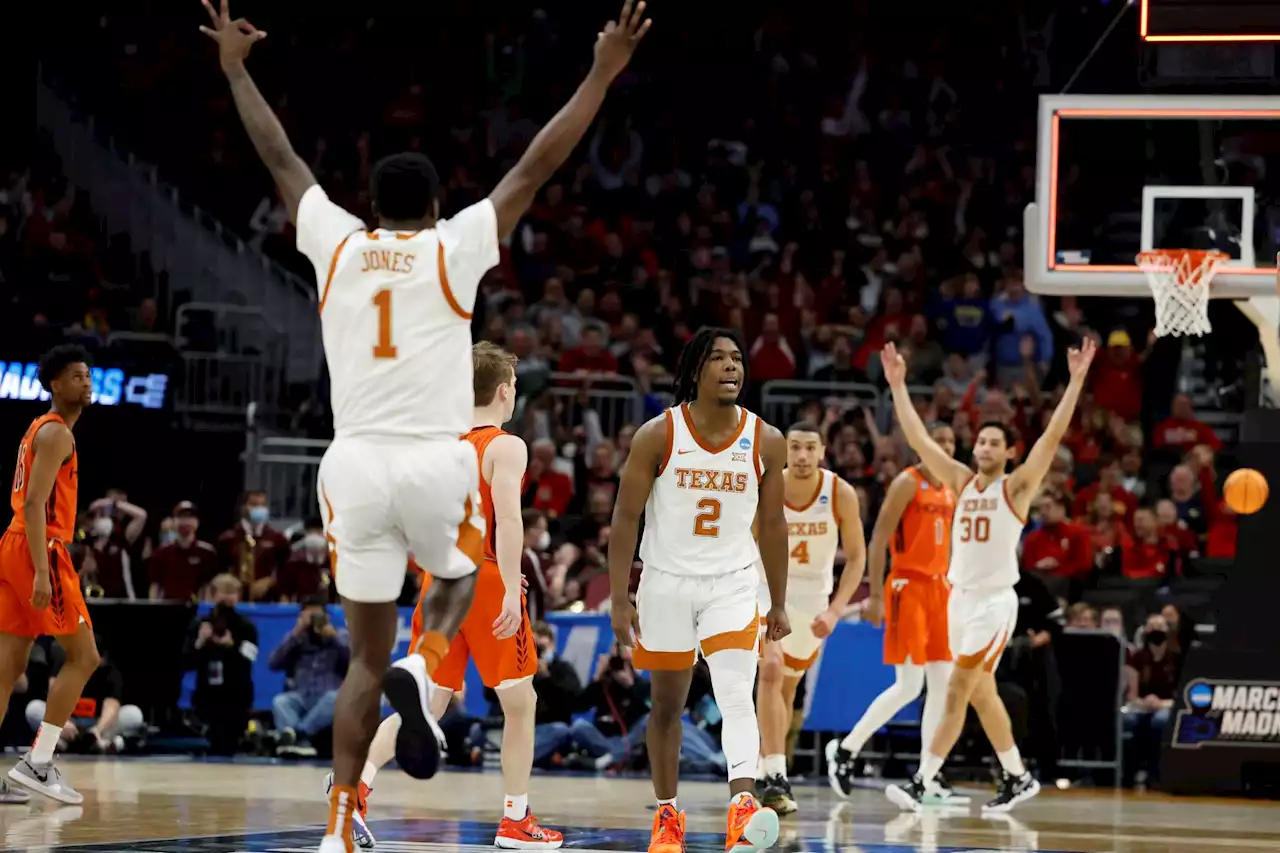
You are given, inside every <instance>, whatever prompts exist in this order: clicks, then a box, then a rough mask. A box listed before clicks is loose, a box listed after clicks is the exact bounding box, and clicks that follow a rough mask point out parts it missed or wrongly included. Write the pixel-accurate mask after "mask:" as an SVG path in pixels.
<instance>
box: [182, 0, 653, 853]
mask: <svg viewBox="0 0 1280 853" xmlns="http://www.w3.org/2000/svg"><path fill="white" fill-rule="evenodd" d="M204 5H205V7H206V9H207V10H208V12H209V17H210V23H209V25H207V26H203V27H201V30H202V31H203V32H204V33H205V34H206V35H208V36H209V37H210V38H211V39H213V40H214V41H215V42H217V44H218V59H219V63H220V65H221V67H222V71H223V73H224V74H225V76H226V78H227V81H228V82H229V84H230V87H231V94H232V98H233V99H234V101H235V105H236V109H237V111H238V112H239V114H240V118H241V121H242V122H243V123H244V127H245V131H246V132H247V133H248V135H249V139H250V141H251V142H252V143H253V146H254V148H255V149H256V150H257V152H258V155H259V157H261V159H262V161H263V163H264V164H265V165H266V167H267V169H268V170H269V171H270V173H271V176H272V178H273V179H274V180H275V184H276V188H277V190H278V191H279V194H280V198H281V200H282V201H283V202H284V205H285V208H286V209H287V210H288V211H289V217H290V219H291V220H292V221H293V222H294V224H295V225H296V227H297V234H298V238H297V239H298V249H299V251H301V252H302V253H303V254H304V255H306V257H307V259H308V260H310V261H311V263H312V265H313V266H314V268H315V271H316V278H317V281H318V282H319V289H320V299H319V307H320V316H321V330H322V335H323V339H324V348H325V355H326V357H327V360H328V365H329V373H330V379H331V388H332V391H331V405H332V408H333V419H334V433H335V436H334V440H333V443H332V444H331V445H330V446H329V449H328V450H327V451H326V453H325V456H324V459H323V460H322V462H321V465H320V474H319V482H318V492H319V494H320V504H321V515H322V517H323V518H324V519H325V535H326V537H327V538H328V539H329V543H330V549H331V554H332V560H333V562H334V573H335V579H336V582H337V589H338V592H339V594H340V595H341V596H342V601H343V608H344V610H345V611H346V615H347V627H348V631H349V632H350V636H351V664H350V667H349V669H348V670H347V675H346V678H345V679H344V680H343V684H342V688H341V690H340V691H339V694H338V699H337V701H336V703H335V706H334V765H333V771H334V782H335V784H334V786H333V791H332V793H331V795H330V817H329V822H328V825H327V827H326V830H325V836H324V839H323V840H322V841H321V845H320V849H321V851H322V853H341V851H350V850H351V849H352V844H353V842H352V817H351V816H352V814H354V813H355V811H356V806H357V800H358V787H357V786H358V785H359V783H360V772H361V769H362V768H363V766H364V763H365V759H366V758H367V753H368V748H369V743H370V741H371V740H372V738H373V735H374V731H375V729H376V728H377V726H378V722H379V719H378V708H379V700H380V694H381V693H382V692H383V689H384V684H383V682H384V675H385V681H386V684H385V690H386V692H387V695H388V698H389V699H390V700H391V702H392V704H393V706H394V707H395V709H396V710H397V711H398V712H399V713H400V714H401V716H402V718H403V719H402V724H401V730H400V733H399V735H398V736H397V756H396V757H397V759H398V760H399V761H400V763H401V765H402V766H404V767H405V768H406V769H408V770H409V772H411V773H416V774H419V775H423V776H428V775H431V774H432V773H434V772H435V769H436V766H437V764H438V763H439V746H438V744H437V742H436V738H435V735H434V732H433V731H432V728H433V727H432V726H430V725H428V723H429V722H430V711H429V707H430V694H431V686H432V685H431V683H430V680H429V679H428V678H427V677H426V676H429V675H430V673H432V672H434V671H435V669H436V668H437V667H438V666H439V665H440V662H441V661H442V660H443V659H444V656H445V654H446V653H447V652H448V648H449V643H450V641H451V639H452V637H453V636H454V634H456V633H457V631H458V628H459V626H460V625H461V623H462V619H463V617H464V616H465V615H466V613H467V609H468V607H469V606H470V603H471V598H472V595H473V592H474V589H475V585H476V579H475V572H476V568H477V566H478V565H479V564H480V562H481V561H482V559H483V553H482V550H483V540H484V533H483V531H482V529H481V526H482V525H483V520H482V519H480V518H479V516H478V515H477V514H476V511H477V510H478V509H479V498H478V496H477V489H478V488H479V466H478V465H477V464H476V452H475V447H474V445H473V444H472V443H471V442H461V441H458V436H459V435H461V434H462V433H465V432H467V431H468V430H469V429H470V428H471V417H472V410H473V406H474V400H475V397H474V392H473V390H472V383H471V312H472V308H473V306H474V304H475V300H476V292H477V290H478V288H479V284H480V279H481V277H482V276H483V275H484V274H485V273H486V272H487V271H488V270H489V269H490V268H492V267H494V266H495V265H497V263H498V260H499V255H498V246H499V242H500V241H501V240H503V239H505V238H506V237H508V236H509V235H510V234H511V232H512V231H513V230H514V228H515V227H516V224H517V223H518V222H519V221H520V219H521V217H523V216H524V215H525V213H526V212H527V211H528V209H529V207H530V205H531V204H532V203H533V200H534V197H535V195H536V193H537V192H538V190H539V189H540V188H541V187H542V186H543V184H545V183H546V182H547V181H548V180H549V179H550V178H551V176H552V175H554V174H555V172H556V171H557V170H558V169H559V168H560V166H562V165H563V164H564V162H565V160H566V159H568V157H569V155H570V154H571V153H572V152H573V149H574V148H575V147H576V146H577V144H578V142H579V141H581V139H582V136H583V135H584V134H585V133H586V130H587V128H588V127H590V126H591V123H592V121H593V120H594V119H595V116H596V114H597V112H599V109H600V106H601V104H603V102H604V99H605V95H606V94H607V93H608V90H609V86H610V85H611V84H612V82H613V80H614V78H616V77H617V75H618V74H619V73H621V72H622V70H623V68H625V67H626V65H627V63H628V62H629V61H630V59H631V56H632V53H633V52H634V51H635V48H636V45H637V44H638V43H639V41H640V39H641V38H642V37H643V36H644V34H645V33H646V32H647V30H648V27H649V23H648V21H647V20H645V18H644V3H640V4H639V5H636V6H633V3H632V2H631V0H627V2H626V3H625V4H624V6H623V7H622V15H621V18H620V19H619V21H618V22H610V23H608V24H606V25H605V26H604V28H603V29H602V30H601V31H600V32H599V34H598V35H597V37H596V43H595V59H594V62H593V63H592V66H591V71H590V72H589V73H588V74H587V77H586V79H585V80H584V81H583V82H582V84H581V85H580V86H579V87H578V90H577V91H576V92H575V93H574V95H573V97H572V98H570V100H569V102H568V103H567V104H566V105H565V106H564V108H562V109H561V110H560V112H558V113H557V114H556V115H555V116H554V117H553V118H552V119H551V120H550V121H549V122H548V123H547V125H546V126H545V127H544V128H543V129H542V130H541V131H540V132H539V133H538V135H537V136H536V137H535V138H534V139H533V141H532V142H531V143H530V144H529V147H528V149H527V150H526V151H525V153H524V155H523V156H522V157H521V158H520V161H519V162H518V163H517V164H516V165H515V167H514V168H513V169H512V170H511V171H510V172H508V173H507V175H506V176H505V177H503V179H502V180H501V181H499V182H498V186H497V187H496V188H495V189H494V190H493V192H492V193H491V194H490V196H489V197H488V198H486V199H483V200H482V201H479V202H477V203H476V204H474V205H472V206H471V207H468V208H467V209H465V210H463V211H461V212H459V213H458V214H457V215H456V216H454V217H453V218H452V219H448V220H443V219H440V216H439V211H440V203H439V199H438V197H437V196H438V190H439V179H438V177H437V173H436V169H435V167H434V166H433V165H432V163H431V161H430V160H428V159H427V158H426V157H425V156H423V155H421V154H418V153H412V152H409V153H402V154H396V155H392V156H390V157H387V158H385V159H383V160H381V161H379V162H378V163H377V164H376V165H375V167H374V169H373V173H372V176H371V186H370V197H371V198H372V201H373V213H374V215H375V216H376V217H377V220H378V228H377V229H375V230H373V231H369V230H367V229H366V226H365V223H364V222H363V221H361V220H360V219H358V218H357V217H355V216H353V215H351V214H350V213H348V212H347V211H345V210H343V209H342V208H341V207H339V206H338V205H336V204H334V203H333V202H332V201H330V200H329V197H328V196H327V195H326V194H325V192H324V190H323V189H321V188H320V186H319V185H318V184H317V183H316V179H315V176H314V175H312V173H311V170H310V168H309V167H308V166H307V164H306V161H304V160H303V159H302V158H301V157H299V156H298V154H297V152H296V151H294V149H293V146H292V145H291V144H290V142H289V139H288V137H287V136H286V134H285V132H284V128H283V127H282V126H281V124H280V122H279V120H278V119H277V118H276V116H275V115H274V113H273V112H272V111H271V108H270V106H269V105H268V104H267V101H266V99H265V98H263V96H262V94H261V93H260V92H259V91H258V88H257V86H256V85H255V84H254V82H253V80H252V79H251V77H250V76H249V73H248V71H247V70H246V69H245V59H246V58H247V57H248V55H249V51H250V49H251V48H252V47H253V45H255V44H257V43H258V42H259V41H261V40H262V39H264V38H266V33H264V32H262V31H260V30H258V29H256V28H255V27H254V26H253V25H252V24H250V23H249V22H248V21H245V20H243V19H239V20H233V19H232V18H231V15H230V13H229V11H228V8H227V0H220V8H219V9H218V10H216V11H215V9H214V8H213V5H212V0H204ZM478 525H479V526H478ZM409 553H413V554H414V555H415V556H416V558H417V560H418V562H419V563H421V564H422V565H423V566H425V567H427V568H429V570H430V572H431V574H432V577H433V578H434V583H432V584H431V587H430V588H429V589H428V591H427V595H426V596H425V597H424V599H423V601H422V614H423V617H422V622H423V624H422V629H423V630H422V637H421V639H420V642H419V645H418V650H419V652H420V654H421V655H422V657H423V659H424V661H425V675H424V673H423V672H422V671H421V669H418V670H414V669H412V668H393V669H391V670H390V671H389V672H388V671H387V665H388V663H389V661H390V658H391V649H392V647H393V645H394V642H395V625H396V621H397V619H396V606H395V601H396V598H397V597H398V596H399V594H400V587H401V585H402V584H403V581H404V571H405V565H406V563H407V561H408V555H409ZM406 677H407V678H412V679H413V680H414V683H415V685H416V688H417V689H416V690H413V691H410V690H407V689H405V688H406V683H405V680H404V679H405V678H406ZM406 703H408V704H416V706H417V707H416V710H413V711H410V710H409V708H407V707H406ZM410 748H412V750H413V752H414V753H415V754H408V753H407V752H406V753H405V754H400V753H401V751H402V750H408V749H410Z"/></svg>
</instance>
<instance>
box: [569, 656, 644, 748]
mask: <svg viewBox="0 0 1280 853" xmlns="http://www.w3.org/2000/svg"><path fill="white" fill-rule="evenodd" d="M579 701H580V706H581V707H583V708H588V709H592V710H594V711H595V717H594V719H593V720H586V719H583V718H578V719H576V720H574V721H573V723H572V725H571V726H570V733H571V735H572V737H573V743H574V745H575V746H576V747H577V749H578V750H579V753H580V754H581V755H582V756H583V757H584V759H582V760H579V761H577V762H571V764H576V766H579V767H589V768H594V769H597V770H603V769H604V768H606V767H611V766H614V765H619V766H622V767H628V768H629V767H632V766H634V765H635V763H636V762H637V761H638V760H639V759H640V758H641V756H642V754H643V752H642V750H643V748H644V731H645V723H646V722H647V721H648V719H649V682H648V680H647V679H643V678H638V677H637V676H636V671H635V668H634V667H633V666H632V665H631V649H629V648H622V649H619V648H618V647H617V646H615V647H614V649H613V652H612V653H611V654H607V655H601V656H600V658H599V659H598V660H597V661H596V672H595V677H594V679H593V680H592V682H591V683H590V684H588V685H587V687H586V689H585V690H584V691H583V692H582V695H581V697H580V700H579Z"/></svg>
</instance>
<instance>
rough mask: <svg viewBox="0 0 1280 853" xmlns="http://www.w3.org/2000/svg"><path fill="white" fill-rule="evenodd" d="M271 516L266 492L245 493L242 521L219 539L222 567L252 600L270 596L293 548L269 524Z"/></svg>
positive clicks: (242, 503)
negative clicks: (237, 580) (242, 586)
mask: <svg viewBox="0 0 1280 853" xmlns="http://www.w3.org/2000/svg"><path fill="white" fill-rule="evenodd" d="M270 519H271V510H270V509H269V508H268V506H267V493H266V492H264V491H261V490H257V489H255V490H253V491H250V492H246V493H245V496H244V500H243V501H242V502H241V504H240V520H239V521H238V522H237V523H236V524H235V525H234V526H233V527H232V528H231V529H230V530H227V531H225V532H224V533H223V534H222V535H221V536H219V537H218V541H217V546H216V547H217V549H218V558H219V559H220V561H221V563H222V570H223V571H224V572H227V573H228V574H230V575H232V576H233V577H236V578H238V579H239V580H240V582H241V583H242V584H244V585H245V589H246V591H247V593H248V598H249V600H250V601H262V600H265V599H268V598H269V597H270V593H271V590H272V589H273V588H274V587H275V585H276V582H277V579H278V578H279V574H280V570H281V569H282V568H283V567H284V564H285V561H286V560H288V559H289V554H290V551H291V549H290V547H289V540H288V539H287V538H285V535H284V534H283V533H281V532H280V531H279V530H276V529H275V528H274V527H272V526H271V525H270V524H269V523H268V522H269V521H270Z"/></svg>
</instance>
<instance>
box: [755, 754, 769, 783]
mask: <svg viewBox="0 0 1280 853" xmlns="http://www.w3.org/2000/svg"><path fill="white" fill-rule="evenodd" d="M768 775H769V768H768V767H766V766H765V760H764V756H763V755H762V756H760V761H759V762H758V763H757V764H756V778H757V779H764V778H765V777H766V776H768Z"/></svg>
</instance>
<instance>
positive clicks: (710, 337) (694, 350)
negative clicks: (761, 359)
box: [675, 326, 747, 405]
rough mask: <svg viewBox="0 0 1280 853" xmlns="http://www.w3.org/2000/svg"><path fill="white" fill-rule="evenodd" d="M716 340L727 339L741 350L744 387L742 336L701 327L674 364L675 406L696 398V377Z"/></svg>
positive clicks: (745, 380) (745, 374) (745, 351)
mask: <svg viewBox="0 0 1280 853" xmlns="http://www.w3.org/2000/svg"><path fill="white" fill-rule="evenodd" d="M716 338H728V339H729V340H731V341H733V342H734V343H735V344H737V345H738V349H739V350H741V352H742V355H743V362H742V385H743V386H746V384H747V362H746V355H747V347H746V345H745V344H743V343H742V336H741V335H739V334H738V331H737V330H736V329H726V328H724V327H721V326H703V327H702V328H701V329H699V330H698V331H697V334H695V335H694V336H693V337H692V338H690V339H689V342H688V343H687V344H685V345H684V349H682V350H681V351H680V360H679V361H678V362H676V387H675V401H676V405H679V404H681V403H692V402H693V400H694V398H695V397H697V396H698V375H699V374H700V373H702V366H703V365H704V364H706V363H707V357H708V356H710V355H711V348H712V347H713V346H714V345H715V342H716Z"/></svg>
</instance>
